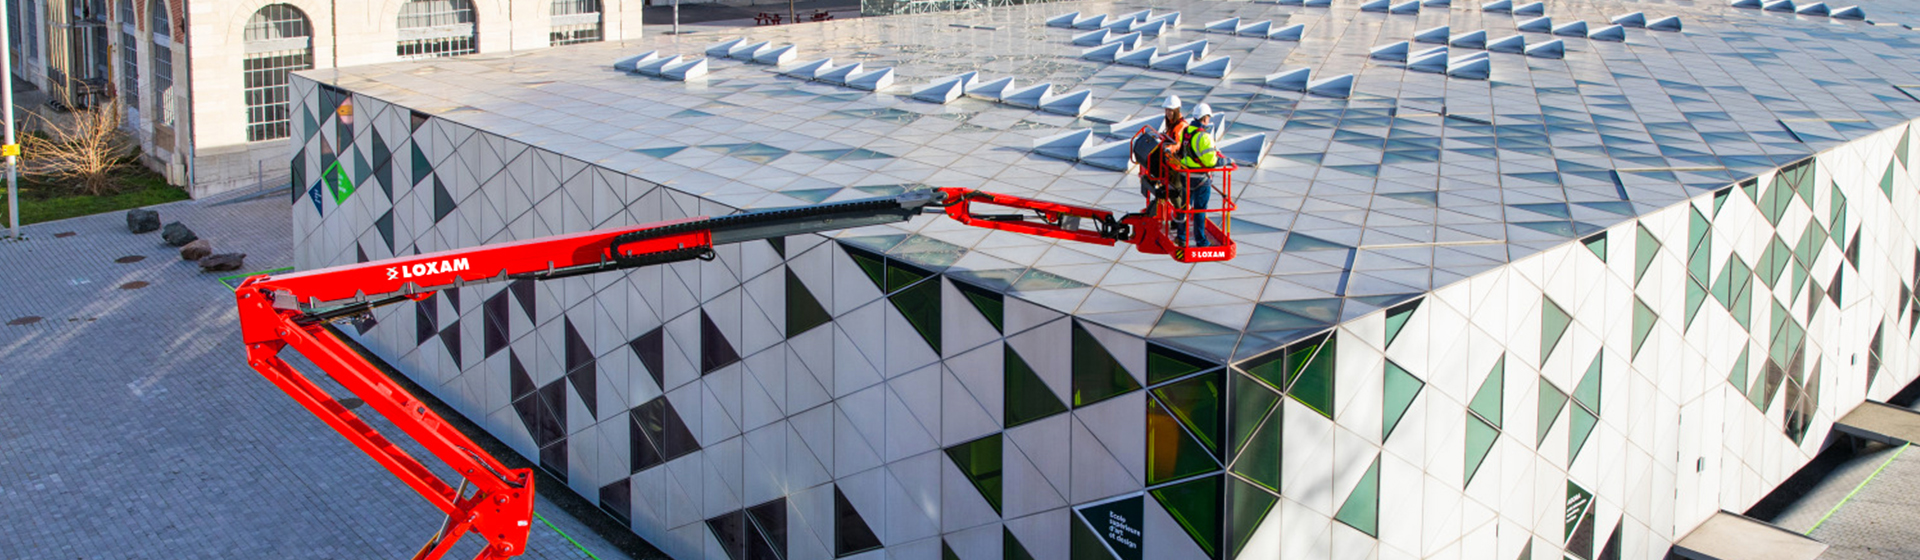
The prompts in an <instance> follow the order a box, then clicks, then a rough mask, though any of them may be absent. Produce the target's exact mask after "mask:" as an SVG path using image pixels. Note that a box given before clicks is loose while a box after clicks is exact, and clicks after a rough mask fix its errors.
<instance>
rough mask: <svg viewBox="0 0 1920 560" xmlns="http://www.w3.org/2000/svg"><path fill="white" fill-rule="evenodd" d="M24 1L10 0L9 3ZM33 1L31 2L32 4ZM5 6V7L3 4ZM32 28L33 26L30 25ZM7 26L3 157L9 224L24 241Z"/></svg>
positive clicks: (0, 76)
mask: <svg viewBox="0 0 1920 560" xmlns="http://www.w3.org/2000/svg"><path fill="white" fill-rule="evenodd" d="M18 1H20V0H8V1H7V2H6V3H12V2H18ZM28 1H31V0H28ZM0 5H4V4H0ZM28 24H29V25H31V24H32V22H28ZM8 27H10V26H8V25H7V22H5V21H0V80H5V81H4V82H0V106H4V107H6V112H7V119H6V120H7V144H6V146H4V147H0V153H4V154H6V156H7V224H8V225H9V227H10V228H11V233H12V235H13V239H14V240H15V241H18V240H19V239H20V185H19V177H18V176H17V170H18V169H19V165H18V163H19V155H20V147H19V145H18V144H16V143H14V139H13V39H12V38H11V37H10V36H9V35H10V34H12V33H13V30H12V29H9V28H8Z"/></svg>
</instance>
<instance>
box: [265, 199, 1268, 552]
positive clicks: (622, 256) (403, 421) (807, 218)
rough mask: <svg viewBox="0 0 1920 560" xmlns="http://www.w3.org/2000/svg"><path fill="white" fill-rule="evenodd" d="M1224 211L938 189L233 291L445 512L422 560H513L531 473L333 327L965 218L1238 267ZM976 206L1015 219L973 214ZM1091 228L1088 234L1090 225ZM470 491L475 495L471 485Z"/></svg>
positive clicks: (319, 403) (324, 399)
mask: <svg viewBox="0 0 1920 560" xmlns="http://www.w3.org/2000/svg"><path fill="white" fill-rule="evenodd" d="M1218 171H1221V172H1222V173H1221V174H1222V175H1225V176H1227V178H1226V180H1225V181H1224V182H1223V184H1224V185H1225V188H1224V189H1223V190H1224V193H1223V194H1224V195H1225V196H1223V197H1222V199H1223V200H1224V203H1223V204H1222V208H1221V209H1216V210H1188V209H1181V208H1175V207H1174V206H1173V205H1172V204H1171V203H1169V202H1167V201H1165V200H1155V201H1153V202H1151V203H1149V205H1148V208H1147V209H1146V211H1144V212H1142V213H1139V214H1127V215H1125V216H1122V217H1119V218H1115V217H1114V215H1113V213H1112V212H1109V211H1106V210H1100V209H1096V208H1087V207H1082V206H1072V205H1067V204H1057V203H1051V202H1043V201H1037V200H1031V199H1026V198H1020V197H1014V196H1007V195H1001V194H993V193H985V192H979V191H974V190H969V189H952V188H948V189H934V190H924V191H914V192H909V193H906V194H902V195H898V196H894V197H886V198H874V199H865V200H856V201H849V202H839V203H829V204H821V205H816V206H801V207H792V208H778V209H772V210H759V211H752V212H744V213H740V214H733V215H729V216H719V217H703V218H688V219H683V220H673V221H667V222H661V223H655V224H648V225H642V226H631V227H623V228H612V229H605V230H599V231H589V232H584V233H575V234H568V235H557V236H553V237H545V238H540V239H530V240H526V241H517V242H512V243H503V244H499V245H493V246H486V247H474V248H469V249H457V250H452V251H442V252H438V253H430V254H424V255H417V256H411V257H396V258H392V259H387V260H382V261H374V262H366V263H360V264H354V265H346V266H337V267H333V268H326V269H320V270H313V271H307V272H296V273H291V274H284V275H260V276H254V277H252V278H248V279H247V280H246V281H245V282H243V283H241V285H240V287H239V288H238V289H237V290H236V291H235V294H234V297H235V298H236V301H237V302H238V304H239V315H240V328H241V334H242V337H243V338H244V339H245V342H246V344H247V363H248V365H250V366H252V367H253V368H254V369H255V370H258V371H259V372H260V374H261V375H262V376H265V377H266V378H267V379H268V380H269V381H272V382H273V384H274V385H275V386H278V387H279V388H280V390H282V391H284V392H286V393H287V394H288V395H290V396H292V397H293V398H294V400H296V401H299V402H300V404H301V406H304V407H306V408H307V410H308V411H311V412H312V413H313V414H314V415H315V416H318V417H320V419H321V420H322V421H324V422H326V423H327V425H328V426H331V427H333V429H334V430H335V431H338V432H340V434H341V435H344V436H346V438H347V439H348V440H351V441H352V442H353V443H354V445H356V446H358V447H359V448H360V450H361V451H364V452H366V453H367V454H368V455H370V456H372V457H373V459H374V460H375V461H377V462H379V463H380V464H381V466H384V467H386V469H387V470H388V471H391V472H392V473H393V474H394V475H395V476H397V477H399V478H400V480H402V481H404V482H405V483H406V484H407V485H408V486H411V487H413V489H414V491H416V492H419V493H420V495H422V496H424V497H426V498H427V500H428V501H430V502H432V503H433V505H434V506H435V507H438V508H440V510H441V511H444V512H446V513H447V519H446V521H445V522H444V523H443V525H442V526H441V528H440V531H439V532H438V533H436V534H435V535H434V536H433V538H432V539H431V540H430V541H429V542H427V544H426V545H425V546H423V547H421V549H420V551H419V552H418V553H417V554H416V555H415V556H414V558H415V559H416V560H424V559H437V558H440V557H441V556H442V555H444V554H446V552H447V551H448V550H449V549H451V548H452V547H453V545H454V544H455V543H457V542H458V541H459V540H460V538H461V537H462V536H463V535H465V534H466V533H467V532H469V531H471V532H473V533H475V534H478V535H479V536H480V537H481V538H483V539H485V541H486V546H485V549H484V550H482V551H481V552H480V554H479V556H478V558H480V559H505V558H511V557H513V556H517V555H519V554H520V553H521V552H522V551H523V550H524V549H525V547H526V542H527V534H528V531H529V530H530V529H531V527H530V524H529V522H530V520H531V519H532V515H533V500H534V491H533V475H532V472H531V470H529V469H510V468H507V466H506V465H503V464H501V463H500V462H499V461H497V460H495V459H494V458H493V457H492V456H490V455H488V454H487V453H486V452H485V451H483V450H482V449H481V448H480V447H479V446H477V445H475V444H474V443H473V441H472V440H470V439H468V438H467V437H466V436H465V435H463V434H461V433H460V432H459V431H458V430H456V429H454V428H453V427H452V426H450V425H448V424H447V423H446V421H444V420H443V419H442V418H441V417H440V416H439V415H438V414H435V413H434V412H433V411H432V410H429V409H428V408H427V406H426V405H425V404H424V403H422V402H421V401H420V400H419V399H417V398H415V397H414V396H413V395H412V394H409V393H408V392H407V391H406V390H405V389H403V388H402V387H401V386H400V385H398V384H397V383H395V382H394V380H393V379H391V378H388V377H387V376H386V375H385V374H383V373H381V371H380V370H379V369H378V368H376V367H375V366H374V365H373V364H371V363H369V362H368V361H367V360H366V359H364V358H362V357H361V356H360V355H359V354H357V353H355V352H354V350H353V349H352V348H350V347H349V346H347V344H346V343H345V342H343V341H341V340H340V339H339V338H337V337H336V336H335V335H334V334H333V331H331V330H329V329H327V328H326V325H327V324H328V323H330V322H333V321H338V320H344V319H351V318H355V317H359V316H363V315H365V314H366V313H368V311H370V310H371V309H372V308H374V307H379V306H383V305H389V304H394V303H399V302H402V301H407V300H421V299H425V298H426V297H427V296H430V295H432V293H433V292H434V291H437V290H441V289H445V288H450V287H459V286H466V285H470V284H477V283H482V282H492V281H500V280H508V279H522V278H529V279H536V280H546V279H553V278H564V277H568V276H577V275H582V274H592V273H595V272H603V271H609V270H618V269H624V268H633V267H640V266H649V265H656V264H663V263H670V262H676V261H684V260H689V259H703V260H710V259H712V258H713V255H714V253H713V247H714V246H716V245H724V244H728V243H740V242H744V241H752V240H759V239H771V238H776V237H785V236H789V235H797V234H803V233H814V232H823V231H832V230H839V229H846V228H854V227H860V226H868V225H875V224H883V223H892V222H901V221H906V220H910V219H912V218H913V217H914V216H917V215H920V214H922V213H936V212H939V213H945V214H946V215H947V216H948V217H951V218H953V219H955V220H958V221H960V223H964V224H968V225H973V226H978V227H984V228H989V229H998V230H1004V231H1011V232H1016V233H1024V234H1031V235H1041V236H1046V237H1052V238H1057V239H1065V240H1069V241H1077V242H1081V243H1093V244H1097V245H1113V244H1114V243H1117V242H1127V243H1131V244H1133V245H1134V246H1135V247H1137V248H1138V250H1140V251H1141V252H1144V253H1150V254H1171V255H1172V256H1173V258H1174V259H1176V260H1179V261H1181V262H1209V261H1222V260H1227V259H1231V258H1233V256H1234V245H1233V241H1232V239H1230V238H1229V237H1228V235H1227V234H1228V232H1230V231H1231V226H1230V223H1231V220H1232V210H1233V204H1232V201H1233V196H1232V179H1231V171H1232V169H1230V168H1225V169H1220V170H1218ZM976 206H989V207H998V208H1001V209H1003V210H1014V211H1016V212H1015V213H1010V214H982V213H977V212H976V210H975V208H976ZM1205 213H1218V214H1220V215H1221V218H1220V223H1219V224H1214V223H1213V222H1212V221H1211V220H1208V221H1206V222H1205V226H1204V227H1206V228H1207V231H1208V233H1209V236H1210V238H1211V239H1215V240H1218V242H1219V243H1218V244H1216V245H1209V246H1204V247H1187V246H1184V245H1182V244H1180V243H1178V241H1177V239H1176V236H1172V235H1170V233H1171V228H1172V227H1176V226H1177V225H1178V224H1181V223H1184V218H1183V217H1184V216H1201V215H1205ZM1083 223H1084V224H1088V225H1090V226H1091V227H1090V228H1082V227H1081V225H1082V224H1083ZM284 348H292V349H293V350H294V351H295V352H299V353H300V355H302V356H305V357H306V358H307V359H309V360H311V361H312V362H313V363H314V365H315V366H317V367H319V368H320V369H321V370H323V371H325V372H327V373H328V374H329V375H331V376H332V377H333V378H334V379H335V380H336V381H338V382H339V383H340V384H341V385H342V386H344V387H346V389H347V390H349V391H352V392H353V393H354V394H355V395H357V396H358V397H359V398H360V399H361V400H363V401H364V402H365V403H366V404H367V405H368V406H370V407H372V409H373V411H374V412H377V413H379V414H380V415H381V416H383V417H385V418H387V419H388V420H390V421H392V422H393V424H394V425H395V426H398V427H399V428H400V430H401V431H403V432H406V434H407V436H408V437H411V438H413V439H414V440H415V441H418V442H419V443H420V444H421V446H422V447H424V448H425V449H426V450H427V452H428V453H432V454H433V456H434V457H435V458H436V459H439V460H440V461H442V462H444V463H445V464H447V465H449V466H451V467H452V468H453V469H454V470H455V471H456V472H458V473H459V474H460V476H461V477H462V479H463V480H462V481H461V483H460V486H459V487H458V488H456V487H453V486H451V485H449V484H447V483H446V482H445V481H442V480H441V479H440V478H439V477H438V476H436V475H434V473H433V472H431V471H429V470H427V467H426V466H425V465H424V464H422V463H421V462H420V460H419V459H416V458H414V457H412V456H411V455H409V454H407V452H406V451H404V450H402V449H400V448H399V447H398V446H396V445H394V444H393V443H392V442H391V441H389V440H387V439H386V438H385V437H384V436H382V435H381V434H380V433H379V432H377V431H375V430H374V429H373V428H372V427H370V426H369V425H367V424H366V423H365V422H363V421H361V420H360V418H359V417H358V416H355V415H354V413H353V412H351V411H349V410H347V409H346V407H344V406H342V405H341V404H340V403H339V402H337V401H336V400H335V399H334V397H332V396H331V395H328V394H327V393H326V391H325V390H324V389H322V388H321V387H320V386H319V385H318V384H316V383H314V382H313V381H312V380H311V379H309V378H307V377H306V376H305V375H303V374H301V373H300V372H299V371H297V370H295V369H294V368H293V367H291V366H290V365H288V364H287V362H285V361H283V360H281V359H280V357H279V353H280V351H281V350H282V349H284ZM469 485H471V486H473V487H474V490H473V492H472V493H468V492H467V487H468V486H469Z"/></svg>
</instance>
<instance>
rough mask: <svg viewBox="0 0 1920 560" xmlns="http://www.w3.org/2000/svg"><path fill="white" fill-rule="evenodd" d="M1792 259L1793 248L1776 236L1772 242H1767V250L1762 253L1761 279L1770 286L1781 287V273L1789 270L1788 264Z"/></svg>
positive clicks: (1759, 270)
mask: <svg viewBox="0 0 1920 560" xmlns="http://www.w3.org/2000/svg"><path fill="white" fill-rule="evenodd" d="M1792 260H1793V249H1792V248H1790V247H1787V244H1786V242H1784V241H1781V240H1780V238H1779V237H1778V236H1775V237H1774V238H1773V241H1772V242H1770V243H1767V250H1766V251H1765V252H1763V253H1761V254H1760V266H1759V268H1758V272H1759V273H1760V281H1761V282H1765V283H1766V284H1767V286H1768V287H1772V288H1777V287H1779V285H1778V282H1779V281H1780V275H1781V274H1782V273H1784V272H1786V271H1787V264H1788V263H1789V262H1791V261H1792Z"/></svg>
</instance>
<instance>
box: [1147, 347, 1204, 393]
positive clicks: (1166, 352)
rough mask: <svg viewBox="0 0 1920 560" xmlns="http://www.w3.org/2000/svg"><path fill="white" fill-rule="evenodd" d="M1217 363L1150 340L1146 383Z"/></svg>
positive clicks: (1154, 382)
mask: <svg viewBox="0 0 1920 560" xmlns="http://www.w3.org/2000/svg"><path fill="white" fill-rule="evenodd" d="M1217 365H1219V364H1213V363H1209V362H1207V361H1206V360H1202V359H1200V358H1196V357H1193V356H1189V355H1187V354H1186V353H1185V352H1181V351H1178V350H1174V349H1172V348H1167V347H1165V346H1161V345H1158V344H1154V343H1151V342H1149V343H1147V384H1148V385H1159V384H1161V383H1165V382H1166V381H1167V380H1170V379H1175V378H1178V377H1180V376H1182V375H1187V374H1190V373H1193V372H1197V371H1200V370H1203V369H1207V368H1210V367H1214V366H1217Z"/></svg>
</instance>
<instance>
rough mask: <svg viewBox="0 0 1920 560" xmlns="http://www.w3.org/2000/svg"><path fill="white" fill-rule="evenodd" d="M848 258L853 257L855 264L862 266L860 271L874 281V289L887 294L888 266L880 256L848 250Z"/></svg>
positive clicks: (857, 250)
mask: <svg viewBox="0 0 1920 560" xmlns="http://www.w3.org/2000/svg"><path fill="white" fill-rule="evenodd" d="M847 256H849V257H853V264H857V265H860V270H861V271H862V272H865V273H867V279H868V280H872V281H873V287H874V288H876V289H879V290H880V293H886V292H887V265H886V262H885V261H883V260H881V258H880V256H879V255H875V254H873V253H868V252H866V251H862V250H859V249H853V248H848V249H847Z"/></svg>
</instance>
